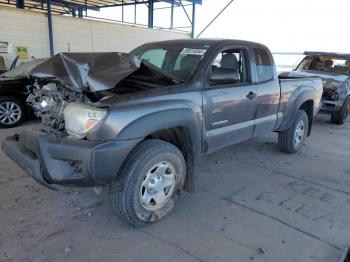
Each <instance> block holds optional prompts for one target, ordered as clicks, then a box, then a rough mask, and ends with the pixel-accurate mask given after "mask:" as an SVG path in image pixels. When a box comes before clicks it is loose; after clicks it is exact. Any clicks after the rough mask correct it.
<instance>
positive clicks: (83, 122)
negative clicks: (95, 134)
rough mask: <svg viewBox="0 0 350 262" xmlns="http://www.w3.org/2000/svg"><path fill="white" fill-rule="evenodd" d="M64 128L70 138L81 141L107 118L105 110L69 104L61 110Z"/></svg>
mask: <svg viewBox="0 0 350 262" xmlns="http://www.w3.org/2000/svg"><path fill="white" fill-rule="evenodd" d="M63 115H64V122H65V128H66V130H67V133H68V134H69V136H70V137H72V138H75V139H82V138H84V137H85V136H86V133H88V132H89V131H91V130H93V129H94V128H96V127H97V126H98V125H99V123H101V122H102V120H103V119H104V118H105V117H106V116H107V110H106V109H103V108H95V107H90V106H85V105H82V104H78V103H74V102H73V103H69V104H67V105H66V106H65V107H64V109H63Z"/></svg>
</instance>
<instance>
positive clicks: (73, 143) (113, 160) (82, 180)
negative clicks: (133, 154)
mask: <svg viewBox="0 0 350 262" xmlns="http://www.w3.org/2000/svg"><path fill="white" fill-rule="evenodd" d="M138 142H140V139H135V140H125V141H115V140H110V141H88V140H72V139H66V138H65V139H62V138H57V137H56V136H54V135H46V134H44V133H41V132H37V131H32V130H29V131H28V130H27V131H24V132H22V133H21V134H20V135H14V136H10V137H8V138H6V139H5V140H4V141H3V142H2V150H3V151H4V152H5V154H6V155H7V156H8V157H10V158H11V159H12V160H13V161H14V162H16V163H17V164H18V165H19V166H20V167H21V168H22V169H23V170H24V171H25V172H26V173H27V174H28V175H29V176H31V177H32V178H33V179H35V180H36V181H37V182H38V183H39V184H41V185H43V186H45V187H47V188H49V189H55V187H53V186H52V184H59V185H67V186H95V185H103V184H109V183H111V182H112V181H113V179H114V178H115V177H116V175H117V173H118V171H119V169H120V167H121V166H122V164H123V162H124V160H125V158H126V156H127V155H128V154H129V153H130V151H131V150H132V148H134V146H135V145H136V144H137V143H138Z"/></svg>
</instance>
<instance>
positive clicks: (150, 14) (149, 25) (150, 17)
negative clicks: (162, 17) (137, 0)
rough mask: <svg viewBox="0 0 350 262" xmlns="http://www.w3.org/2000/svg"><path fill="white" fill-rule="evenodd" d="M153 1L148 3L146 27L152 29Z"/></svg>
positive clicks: (150, 0)
mask: <svg viewBox="0 0 350 262" xmlns="http://www.w3.org/2000/svg"><path fill="white" fill-rule="evenodd" d="M153 13H154V0H149V1H148V27H149V28H153Z"/></svg>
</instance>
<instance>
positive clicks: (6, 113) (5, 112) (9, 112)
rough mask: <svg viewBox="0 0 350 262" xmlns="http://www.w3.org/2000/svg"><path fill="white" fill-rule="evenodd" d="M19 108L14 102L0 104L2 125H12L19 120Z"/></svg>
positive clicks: (20, 113)
mask: <svg viewBox="0 0 350 262" xmlns="http://www.w3.org/2000/svg"><path fill="white" fill-rule="evenodd" d="M21 116H22V112H21V107H20V106H19V105H18V104H16V103H14V102H10V101H7V102H2V103H1V104H0V122H1V123H2V124H4V125H12V124H14V123H16V122H17V121H18V120H20V119H21Z"/></svg>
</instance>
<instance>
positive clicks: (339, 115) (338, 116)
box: [331, 97, 350, 125]
mask: <svg viewBox="0 0 350 262" xmlns="http://www.w3.org/2000/svg"><path fill="white" fill-rule="evenodd" d="M349 112H350V97H347V98H346V99H345V101H344V104H343V106H342V107H341V109H340V110H339V111H338V112H334V113H332V115H331V122H332V123H333V124H337V125H342V124H344V123H345V121H346V119H347V118H348V116H349Z"/></svg>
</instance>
